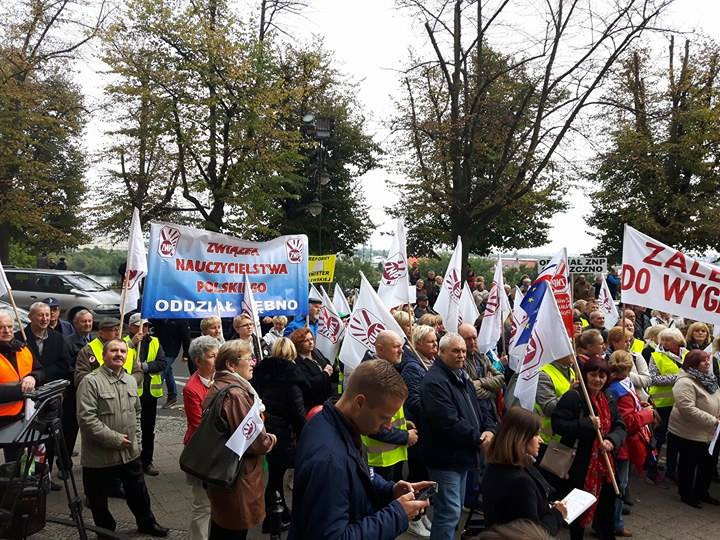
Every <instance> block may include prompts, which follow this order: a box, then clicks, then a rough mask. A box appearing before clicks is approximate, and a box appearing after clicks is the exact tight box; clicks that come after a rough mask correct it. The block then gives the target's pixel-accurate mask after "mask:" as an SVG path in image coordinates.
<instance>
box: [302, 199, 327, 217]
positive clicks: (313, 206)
mask: <svg viewBox="0 0 720 540" xmlns="http://www.w3.org/2000/svg"><path fill="white" fill-rule="evenodd" d="M305 209H306V210H307V211H308V213H309V214H310V215H311V216H312V217H314V218H315V217H318V216H319V215H320V214H321V213H322V209H323V205H322V203H321V202H320V199H318V198H317V195H316V196H315V198H314V199H313V200H312V202H311V203H310V204H308V205H307V206H306V207H305Z"/></svg>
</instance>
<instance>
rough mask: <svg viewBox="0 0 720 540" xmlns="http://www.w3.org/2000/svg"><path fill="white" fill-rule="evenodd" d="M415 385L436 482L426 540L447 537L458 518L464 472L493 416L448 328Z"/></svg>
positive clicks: (475, 461) (475, 462)
mask: <svg viewBox="0 0 720 540" xmlns="http://www.w3.org/2000/svg"><path fill="white" fill-rule="evenodd" d="M439 349H440V351H439V354H438V358H437V360H435V363H434V364H433V365H432V367H431V368H430V370H429V371H428V372H427V375H425V377H424V378H423V380H422V383H420V403H421V406H422V416H421V418H420V433H422V435H423V439H424V445H423V452H424V454H425V463H426V465H427V467H428V470H429V472H430V479H432V480H434V481H436V482H437V483H438V494H437V495H436V496H435V498H434V499H433V521H432V529H431V530H430V539H431V540H452V539H453V538H454V537H455V528H456V527H457V525H458V522H459V521H460V513H461V511H462V504H463V500H464V499H465V484H466V480H467V474H468V472H469V471H471V470H473V469H477V468H478V466H479V453H480V450H481V449H485V448H486V447H487V445H488V444H489V443H490V441H492V439H493V437H494V433H495V420H494V418H493V415H492V413H491V411H490V410H489V409H488V408H487V406H485V405H482V404H481V402H480V401H479V400H478V399H477V397H476V395H475V388H474V387H473V384H472V382H471V381H470V377H469V376H468V374H467V372H466V371H465V369H464V367H465V358H466V354H467V350H466V346H465V340H464V339H463V338H462V337H461V336H460V335H459V334H456V333H453V332H449V333H447V334H445V335H444V336H443V337H442V339H441V340H440V345H439Z"/></svg>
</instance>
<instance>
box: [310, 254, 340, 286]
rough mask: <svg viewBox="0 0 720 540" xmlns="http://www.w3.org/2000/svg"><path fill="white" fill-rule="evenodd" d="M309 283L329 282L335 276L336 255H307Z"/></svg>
mask: <svg viewBox="0 0 720 540" xmlns="http://www.w3.org/2000/svg"><path fill="white" fill-rule="evenodd" d="M308 259H309V264H308V268H309V270H310V272H309V277H310V283H330V282H332V280H333V279H334V278H335V259H336V255H310V257H308Z"/></svg>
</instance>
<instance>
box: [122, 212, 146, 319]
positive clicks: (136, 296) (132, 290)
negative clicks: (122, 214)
mask: <svg viewBox="0 0 720 540" xmlns="http://www.w3.org/2000/svg"><path fill="white" fill-rule="evenodd" d="M147 271H148V266H147V254H146V253H145V243H144V242H143V236H142V228H141V227H140V212H139V211H138V209H137V208H133V215H132V221H131V222H130V237H129V238H128V253H127V262H126V267H125V282H126V287H127V291H126V292H125V307H124V310H123V311H125V312H129V311H133V310H135V309H137V304H138V300H140V281H141V280H142V278H144V277H145V276H146V275H147Z"/></svg>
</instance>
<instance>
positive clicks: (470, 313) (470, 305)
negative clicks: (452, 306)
mask: <svg viewBox="0 0 720 540" xmlns="http://www.w3.org/2000/svg"><path fill="white" fill-rule="evenodd" d="M479 316H480V311H478V308H477V305H475V299H474V298H473V295H472V293H471V292H470V285H468V284H467V281H466V282H465V283H464V284H463V290H462V293H461V294H460V307H459V308H458V328H459V327H460V325H461V324H464V323H467V324H473V325H474V324H475V321H477V318H478V317H479ZM468 352H469V351H468Z"/></svg>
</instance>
